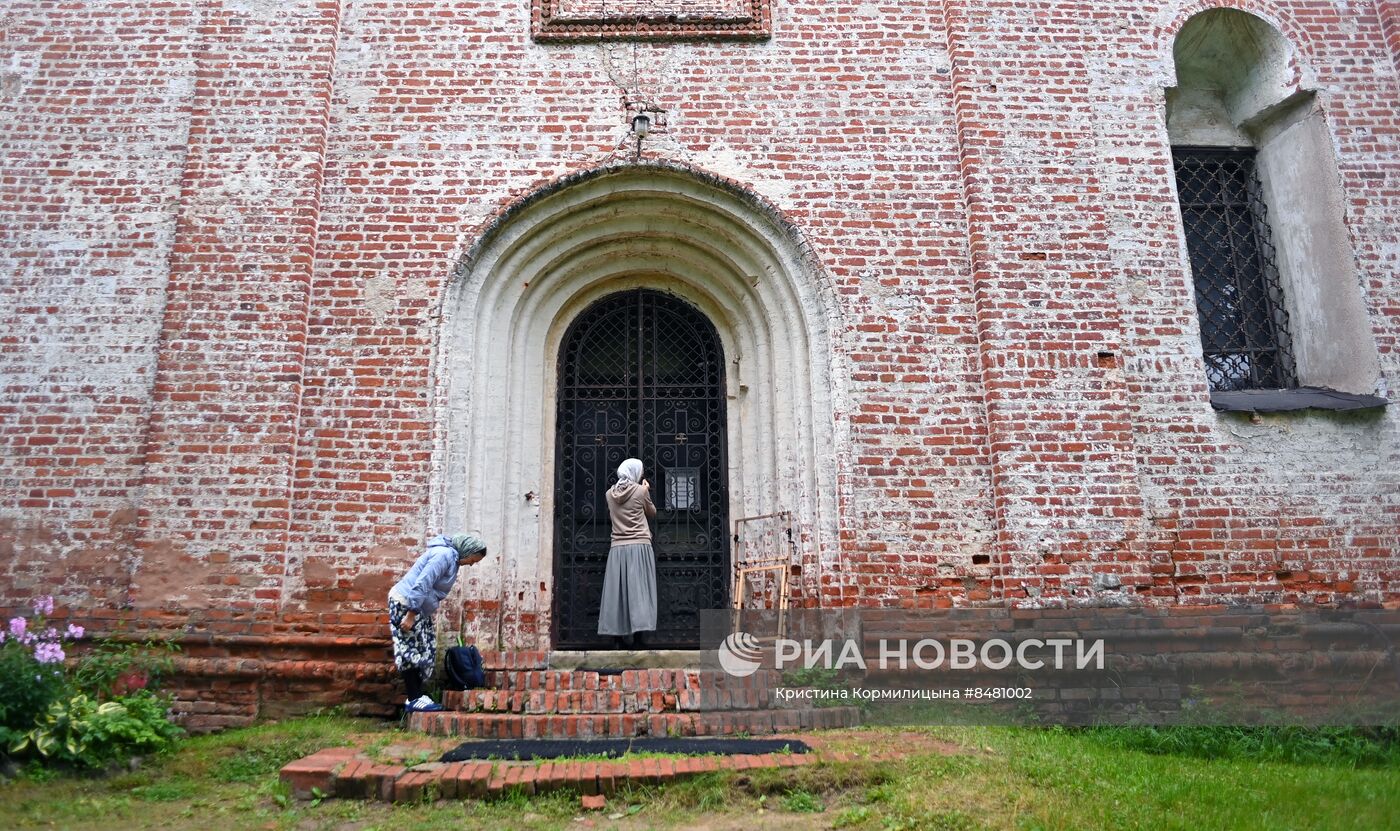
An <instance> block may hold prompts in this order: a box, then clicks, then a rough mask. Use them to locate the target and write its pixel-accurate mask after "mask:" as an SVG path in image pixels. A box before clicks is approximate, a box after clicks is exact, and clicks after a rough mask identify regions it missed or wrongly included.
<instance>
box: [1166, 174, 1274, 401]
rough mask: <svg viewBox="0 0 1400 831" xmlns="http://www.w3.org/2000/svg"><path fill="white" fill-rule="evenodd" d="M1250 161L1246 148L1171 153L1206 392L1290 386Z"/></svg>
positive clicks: (1263, 212) (1264, 222)
mask: <svg viewBox="0 0 1400 831" xmlns="http://www.w3.org/2000/svg"><path fill="white" fill-rule="evenodd" d="M1254 156H1255V153H1254V150H1253V149H1250V148H1243V149H1236V148H1219V147H1173V148H1172V157H1173V161H1174V165H1175V168H1176V182H1177V194H1178V198H1179V199H1180V206H1181V216H1182V222H1183V225H1184V226H1185V230H1186V247H1187V251H1188V253H1189V255H1190V259H1191V274H1192V278H1193V282H1194V283H1195V291H1196V311H1197V314H1198V316H1199V319H1200V325H1201V346H1202V351H1203V352H1204V354H1205V361H1206V375H1207V378H1208V379H1209V381H1210V387H1211V389H1212V390H1214V391H1231V390H1244V389H1277V388H1285V387H1295V386H1297V385H1298V381H1297V375H1296V370H1295V367H1294V362H1293V354H1292V337H1291V333H1290V330H1289V324H1288V312H1287V308H1286V306H1285V304H1284V299H1283V287H1282V285H1281V283H1280V282H1279V276H1278V267H1277V264H1276V262H1275V255H1274V247H1273V243H1272V241H1271V235H1270V231H1269V223H1268V209H1267V208H1266V206H1265V205H1264V199H1263V193H1262V188H1261V187H1260V184H1259V178H1258V175H1257V174H1256V172H1255V165H1254Z"/></svg>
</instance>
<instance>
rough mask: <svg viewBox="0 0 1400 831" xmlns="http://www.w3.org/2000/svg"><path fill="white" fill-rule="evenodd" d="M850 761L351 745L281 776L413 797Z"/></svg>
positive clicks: (650, 781)
mask: <svg viewBox="0 0 1400 831" xmlns="http://www.w3.org/2000/svg"><path fill="white" fill-rule="evenodd" d="M854 760H855V759H854V757H852V756H849V755H846V754H820V755H818V754H813V753H807V754H786V753H765V754H755V755H739V756H691V757H684V758H647V759H619V760H617V761H603V762H598V761H589V762H582V761H569V760H558V761H552V762H539V763H535V762H451V763H442V762H431V763H428V764H423V765H416V766H414V767H411V768H405V767H403V766H401V765H382V764H376V763H375V762H374V761H373V760H371V759H368V758H366V757H364V756H362V755H360V754H359V753H358V752H357V751H356V750H354V749H353V748H342V747H337V748H331V749H329V750H323V751H320V752H318V753H313V754H312V755H310V756H307V757H306V758H304V759H298V760H297V761H295V762H292V763H290V764H288V765H286V766H285V767H283V768H282V772H281V779H282V781H283V782H285V783H286V784H287V785H288V786H289V787H290V788H291V790H292V794H293V795H294V796H295V797H296V798H298V799H310V798H312V797H314V796H318V795H319V796H321V797H340V798H343V799H373V800H382V801H385V802H419V801H422V800H425V799H490V798H493V797H499V796H503V795H506V794H510V793H513V792H520V793H523V794H526V795H531V796H532V795H535V794H542V793H549V792H551V791H559V790H569V791H575V792H577V793H580V794H585V795H594V794H604V795H607V794H612V793H614V792H616V791H618V790H620V789H623V788H626V787H628V786H631V785H664V784H666V783H668V782H674V781H679V780H682V779H686V778H689V777H692V776H698V775H702V774H706V773H713V772H716V771H720V770H734V771H744V770H757V769H765V768H766V769H773V768H796V767H804V766H807V765H813V764H821V763H823V762H849V761H854Z"/></svg>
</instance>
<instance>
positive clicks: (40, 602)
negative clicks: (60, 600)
mask: <svg viewBox="0 0 1400 831" xmlns="http://www.w3.org/2000/svg"><path fill="white" fill-rule="evenodd" d="M34 614H36V615H51V614H53V595H51V594H46V595H44V596H43V597H40V598H38V599H36V600H35V601H34Z"/></svg>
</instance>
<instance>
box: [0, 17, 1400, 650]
mask: <svg viewBox="0 0 1400 831" xmlns="http://www.w3.org/2000/svg"><path fill="white" fill-rule="evenodd" d="M579 5H586V4H579ZM710 5H715V6H720V5H724V4H710ZM1230 5H1233V6H1236V7H1238V8H1242V9H1245V10H1247V11H1252V12H1254V13H1256V14H1259V15H1261V16H1262V17H1264V18H1265V19H1266V20H1268V21H1269V22H1270V23H1271V24H1273V25H1274V26H1276V27H1277V28H1278V29H1279V30H1280V31H1281V32H1282V33H1283V34H1284V35H1285V36H1286V37H1287V38H1289V39H1290V41H1291V42H1292V43H1293V45H1294V46H1295V47H1296V48H1297V51H1298V56H1297V60H1298V61H1299V63H1300V65H1302V66H1303V67H1304V68H1305V72H1304V76H1305V78H1307V79H1311V81H1310V82H1311V83H1312V88H1315V89H1317V90H1319V98H1320V100H1321V103H1322V106H1323V107H1324V109H1325V112H1326V117H1327V120H1328V124H1329V126H1330V129H1331V131H1332V135H1333V138H1334V140H1335V143H1336V147H1337V152H1338V160H1339V169H1340V171H1341V176H1342V183H1341V187H1342V188H1343V190H1344V193H1345V196H1346V202H1347V205H1348V216H1347V222H1348V227H1349V230H1350V232H1351V239H1352V245H1353V247H1354V250H1355V255H1356V260H1357V271H1358V273H1359V274H1360V275H1361V279H1362V281H1363V290H1364V297H1365V302H1366V304H1367V311H1368V313H1369V314H1370V317H1371V323H1372V327H1373V330H1374V335H1375V338H1376V344H1377V347H1378V350H1379V355H1380V361H1381V371H1382V377H1383V378H1385V379H1386V380H1387V381H1388V383H1389V385H1390V386H1391V387H1393V386H1394V385H1395V381H1394V379H1395V377H1396V372H1397V368H1398V367H1397V337H1398V336H1400V282H1397V280H1396V279H1395V274H1396V271H1397V267H1400V236H1397V231H1396V230H1395V229H1396V228H1400V190H1397V181H1398V180H1400V138H1397V136H1400V116H1397V115H1396V111H1395V106H1394V103H1395V101H1397V100H1400V79H1398V78H1397V71H1400V70H1397V62H1398V61H1400V49H1398V48H1397V40H1396V38H1397V31H1400V19H1398V18H1397V11H1396V5H1395V4H1394V3H1388V2H1378V3H1377V4H1376V5H1375V6H1371V5H1369V4H1362V5H1360V6H1352V5H1342V4H1336V3H1331V2H1320V1H1318V2H1286V3H1277V4H1262V3H1231V4H1230ZM1203 8H1206V6H1205V5H1204V4H1199V3H1191V4H1182V3H1170V4H1162V5H1159V6H1155V7H1149V8H1146V9H1144V8H1143V7H1141V5H1140V4H1129V3H1109V4H1107V5H1105V4H1102V3H1100V4H1082V3H1081V4H1074V3H1051V2H1017V3H998V2H982V1H981V0H943V2H940V3H936V4H905V5H898V4H884V5H879V4H873V3H859V2H849V3H825V2H824V3H816V2H806V3H803V2H784V1H783V0H777V1H776V2H774V3H773V4H772V5H771V16H772V19H771V30H772V34H771V37H770V38H769V39H767V40H765V41H760V42H743V41H704V40H701V41H695V42H674V43H669V42H664V41H663V42H644V43H640V44H636V45H633V44H630V43H627V42H623V43H622V44H621V45H617V46H613V47H609V48H604V47H601V46H599V45H598V44H595V43H578V42H571V43H560V44H542V43H537V42H535V41H533V40H532V39H531V37H530V32H531V19H530V14H531V4H528V3H519V2H506V0H481V1H480V2H449V1H448V0H439V1H438V2H402V3H397V2H364V3H354V4H349V3H341V2H335V1H334V0H321V1H320V2H313V1H312V0H301V2H288V3H282V2H266V1H265V0H225V1H224V2H198V3H195V2H169V3H161V4H156V5H154V6H150V7H142V8H132V7H126V6H122V5H111V4H106V3H66V4H52V3H36V2H11V3H9V4H7V6H6V10H5V11H4V12H3V14H2V16H0V122H3V129H0V152H2V153H3V156H4V166H3V170H0V192H3V199H0V268H3V270H4V275H3V281H2V282H0V298H3V305H0V315H2V316H3V321H4V325H3V327H2V328H0V345H3V348H0V386H3V389H4V397H3V400H0V416H3V417H0V447H3V453H0V486H3V492H0V500H2V501H0V554H3V556H0V590H2V591H0V595H3V597H0V605H3V604H6V603H18V602H20V601H22V600H23V599H25V598H26V597H28V596H29V595H30V594H33V593H36V592H47V591H53V592H54V593H55V594H57V595H58V596H59V598H60V601H61V602H62V603H63V604H65V605H66V606H67V607H68V608H69V609H70V610H71V612H72V614H73V615H74V616H75V617H79V618H87V619H90V620H93V621H95V622H98V623H104V625H107V626H109V627H110V626H115V625H116V623H115V621H118V620H128V621H129V625H132V626H135V625H138V624H139V625H145V624H142V623H141V620H140V615H142V614H154V613H156V612H158V613H159V615H158V616H157V617H155V618H151V619H150V620H155V621H156V622H157V623H158V624H159V625H161V626H167V627H178V626H181V625H185V624H187V623H190V622H191V621H193V624H191V625H193V626H194V628H196V629H198V630H199V631H209V632H212V633H213V635H215V636H216V635H217V634H218V633H219V632H221V631H224V632H234V631H242V629H241V628H240V627H255V628H257V629H258V630H259V631H262V632H265V633H266V634H267V636H268V637H280V638H287V639H293V640H295V639H297V638H305V637H308V636H310V635H312V634H316V635H324V636H331V637H351V638H367V639H371V640H373V639H375V638H378V637H379V636H380V632H381V626H382V618H381V610H380V608H379V606H380V598H381V597H382V595H383V593H384V590H385V588H386V587H387V585H388V584H389V582H390V581H391V580H392V579H393V577H394V576H395V575H396V574H397V572H399V571H400V570H401V569H402V568H403V567H404V566H405V565H406V563H407V562H408V560H409V559H410V557H411V556H412V554H413V553H414V549H415V548H416V546H417V545H418V544H419V543H420V542H421V540H422V539H423V537H424V536H425V534H427V533H428V532H430V531H432V530H436V529H430V528H429V527H428V524H429V523H430V522H431V521H432V517H431V514H430V512H429V507H428V501H429V496H428V495H429V493H430V491H431V490H432V488H433V487H434V482H435V477H438V476H442V475H451V472H450V471H443V470H441V469H440V468H435V467H434V465H433V452H434V442H435V441H436V440H437V438H436V434H435V431H436V430H438V429H440V427H441V425H442V424H443V423H444V420H443V413H442V410H441V402H440V401H439V400H438V398H437V395H438V390H437V387H436V386H435V383H434V378H435V377H436V373H438V372H439V371H440V368H438V367H435V365H434V360H435V357H436V354H437V337H438V325H439V322H440V316H441V303H442V298H443V296H444V293H445V292H446V289H447V286H448V284H449V281H450V280H451V275H452V269H453V266H454V264H455V263H457V262H458V261H459V260H460V259H461V257H462V256H463V253H464V252H465V251H466V250H467V249H468V248H469V247H470V246H471V245H472V244H473V243H474V242H475V241H476V240H477V238H478V235H479V231H480V229H482V228H483V227H484V226H485V225H486V224H487V223H488V220H489V219H490V218H491V217H493V216H496V215H498V214H499V212H501V211H503V210H505V209H507V208H508V206H510V205H512V204H514V203H516V202H518V201H519V200H522V199H524V198H526V197H527V195H528V194H529V193H530V191H531V189H532V188H534V187H536V186H538V185H540V184H541V183H543V182H546V181H549V180H552V179H556V178H558V177H561V176H565V175H567V174H570V173H574V172H577V171H580V170H585V169H588V168H590V167H594V166H597V165H600V164H603V163H605V162H607V161H609V160H612V161H613V162H615V161H616V160H617V158H618V154H619V153H624V154H625V153H627V152H630V151H631V150H632V148H633V143H632V141H631V139H629V137H628V135H627V125H628V123H629V118H628V113H627V112H626V110H625V109H624V91H623V90H622V89H620V88H619V87H618V85H617V82H618V81H622V82H623V83H624V84H626V85H629V86H630V87H632V91H633V92H636V91H638V90H641V91H643V92H645V94H646V97H647V98H648V100H649V102H650V103H652V104H654V105H655V106H657V107H659V108H661V109H664V110H665V116H666V117H665V126H664V129H661V130H659V131H658V132H656V133H654V134H653V136H652V137H650V138H649V139H648V140H647V142H646V143H645V144H644V146H643V153H644V155H645V156H646V157H647V158H651V159H656V160H665V161H671V162H678V163H681V164H685V165H691V166H694V167H696V168H698V169H701V170H705V171H710V172H712V173H715V174H717V175H719V176H723V177H726V178H727V179H729V180H730V181H733V182H735V183H737V184H738V185H739V186H741V187H743V188H746V189H748V190H750V191H752V192H753V193H754V194H756V195H757V196H759V197H761V198H762V199H764V200H766V202H767V203H769V204H771V205H772V206H774V207H775V208H776V209H777V210H778V211H780V212H781V213H782V214H783V216H784V217H785V218H786V220H787V221H788V222H790V223H791V225H792V226H793V227H795V228H797V229H798V230H799V231H800V233H801V234H802V235H803V241H804V243H805V244H807V245H809V246H810V248H811V250H812V251H813V252H814V255H815V257H816V258H817V259H818V261H819V262H820V265H821V268H822V269H823V270H824V272H825V274H826V276H827V277H828V278H829V279H830V280H831V281H832V282H833V283H834V285H835V286H836V292H837V295H838V296H839V297H840V298H841V303H842V304H843V307H842V308H841V309H840V310H839V314H838V315H837V318H836V319H835V321H834V323H835V324H836V325H837V326H838V327H839V328H838V331H836V332H834V344H833V346H832V352H833V356H832V357H833V359H834V360H835V361H836V364H835V365H837V366H841V367H844V371H845V372H846V373H848V377H847V378H845V379H843V381H844V387H843V395H844V398H843V399H842V400H841V401H840V402H838V403H839V405H840V406H839V408H838V412H837V413H836V421H837V427H836V431H835V434H836V435H837V436H839V437H840V446H838V447H837V448H835V451H836V453H837V456H838V458H839V459H840V460H841V470H840V475H839V481H838V484H837V493H836V494H835V502H836V505H837V507H838V511H839V521H838V522H839V546H837V549H838V550H834V551H830V552H823V555H824V556H826V557H829V558H830V560H831V561H832V562H834V563H836V564H837V566H838V569H837V570H836V571H834V572H833V573H831V574H829V575H825V576H824V578H823V586H822V594H821V602H822V603H823V604H826V605H838V604H841V605H884V606H895V605H901V604H903V605H914V606H919V605H949V604H964V603H975V602H985V601H1001V600H1014V601H1017V602H1021V603H1029V604H1037V605H1040V604H1050V605H1053V604H1059V603H1064V602H1067V601H1076V602H1108V603H1122V602H1138V601H1144V602H1168V603H1172V602H1206V601H1219V600H1229V599H1235V598H1249V599H1256V600H1269V601H1284V602H1313V601H1317V602H1339V603H1341V602H1367V603H1374V602H1382V601H1385V602H1395V601H1397V600H1400V589H1398V588H1397V586H1400V530H1397V529H1400V487H1398V486H1397V485H1400V482H1397V479H1396V476H1397V474H1396V471H1397V470H1400V441H1397V424H1400V422H1398V421H1397V418H1400V417H1397V415H1396V414H1395V413H1394V412H1391V411H1389V410H1393V408H1389V410H1388V411H1386V412H1383V413H1379V414H1368V415H1350V416H1341V415H1336V414H1326V413H1307V414H1297V415H1280V416H1266V417H1262V418H1258V419H1255V420H1253V421H1251V420H1250V419H1249V418H1247V417H1242V416H1234V415H1223V414H1217V413H1215V412H1214V411H1212V410H1211V409H1210V407H1209V404H1208V394H1207V389H1206V386H1205V382H1204V376H1203V371H1202V366H1201V361H1200V357H1199V352H1200V347H1199V341H1198V335H1197V332H1196V324H1195V316H1194V315H1195V313H1194V307H1193V303H1192V296H1191V292H1190V288H1189V286H1190V282H1189V275H1188V274H1187V272H1186V270H1185V269H1186V264H1185V258H1184V252H1183V250H1182V243H1181V241H1180V231H1179V218H1178V215H1177V212H1176V208H1175V202H1174V198H1175V197H1174V188H1173V183H1172V180H1171V167H1170V157H1169V153H1168V146H1167V139H1166V131H1165V126H1164V123H1163V88H1164V87H1167V86H1170V85H1171V84H1172V78H1171V73H1172V68H1171V67H1172V65H1171V43H1172V38H1173V36H1174V34H1175V32H1176V31H1177V30H1179V29H1180V27H1181V25H1182V24H1183V23H1184V22H1185V20H1186V19H1187V18H1188V17H1190V16H1191V15H1192V14H1194V13H1195V12H1198V11H1200V10H1201V9H1203ZM540 360H541V361H542V362H544V361H551V360H553V357H552V356H541V357H540ZM548 478H549V477H546V479H548ZM472 580H475V581H478V582H484V583H490V584H491V585H492V586H496V585H498V584H499V578H497V577H493V576H492V575H490V574H483V575H479V576H478V575H474V576H473V578H472ZM493 580H495V581H496V582H495V583H492V581H493ZM544 594H546V593H540V594H536V593H534V592H525V591H522V592H519V593H514V594H513V595H512V596H509V597H506V598H505V602H506V603H509V604H514V605H515V606H517V607H518V611H521V612H522V618H523V619H531V618H530V617H529V615H528V614H523V612H529V611H530V610H531V609H535V608H536V607H538V606H540V605H541V604H544V605H547V601H545V600H541V597H542V596H544ZM465 596H469V597H473V598H477V599H481V600H483V601H484V599H485V598H487V597H488V596H489V597H490V598H492V600H491V602H493V603H494V602H496V601H495V598H496V597H497V593H496V592H495V591H494V589H493V590H490V591H488V590H485V589H482V588H480V587H479V586H478V587H477V588H473V587H472V586H470V585H469V586H468V587H467V589H466V590H465ZM110 610H117V611H110ZM122 610H125V611H122ZM375 642H377V641H375ZM212 657H213V656H211V658H212ZM347 660H348V659H347Z"/></svg>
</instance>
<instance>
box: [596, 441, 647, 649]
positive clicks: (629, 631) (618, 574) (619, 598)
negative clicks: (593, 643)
mask: <svg viewBox="0 0 1400 831" xmlns="http://www.w3.org/2000/svg"><path fill="white" fill-rule="evenodd" d="M607 500H608V518H609V519H611V520H612V548H610V549H609V550H608V566H607V570H606V571H605V572H604V573H603V604H602V608H601V609H600V610H599V612H598V634H599V635H612V636H613V637H615V638H617V639H618V640H619V644H618V645H619V646H622V647H631V646H634V645H635V646H640V645H641V643H642V639H641V633H642V632H651V631H653V630H655V629H656V554H655V552H654V551H653V550H652V547H651V527H650V526H648V525H647V518H648V517H654V516H656V506H655V505H653V504H652V502H651V484H650V483H649V482H647V481H646V480H645V479H643V478H642V463H641V461H639V460H637V459H627V460H626V461H624V462H623V463H622V464H621V465H619V466H618V468H617V483H616V484H615V485H613V486H612V487H611V488H608V492H607ZM634 636H636V640H635V643H634V641H633V637H634Z"/></svg>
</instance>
